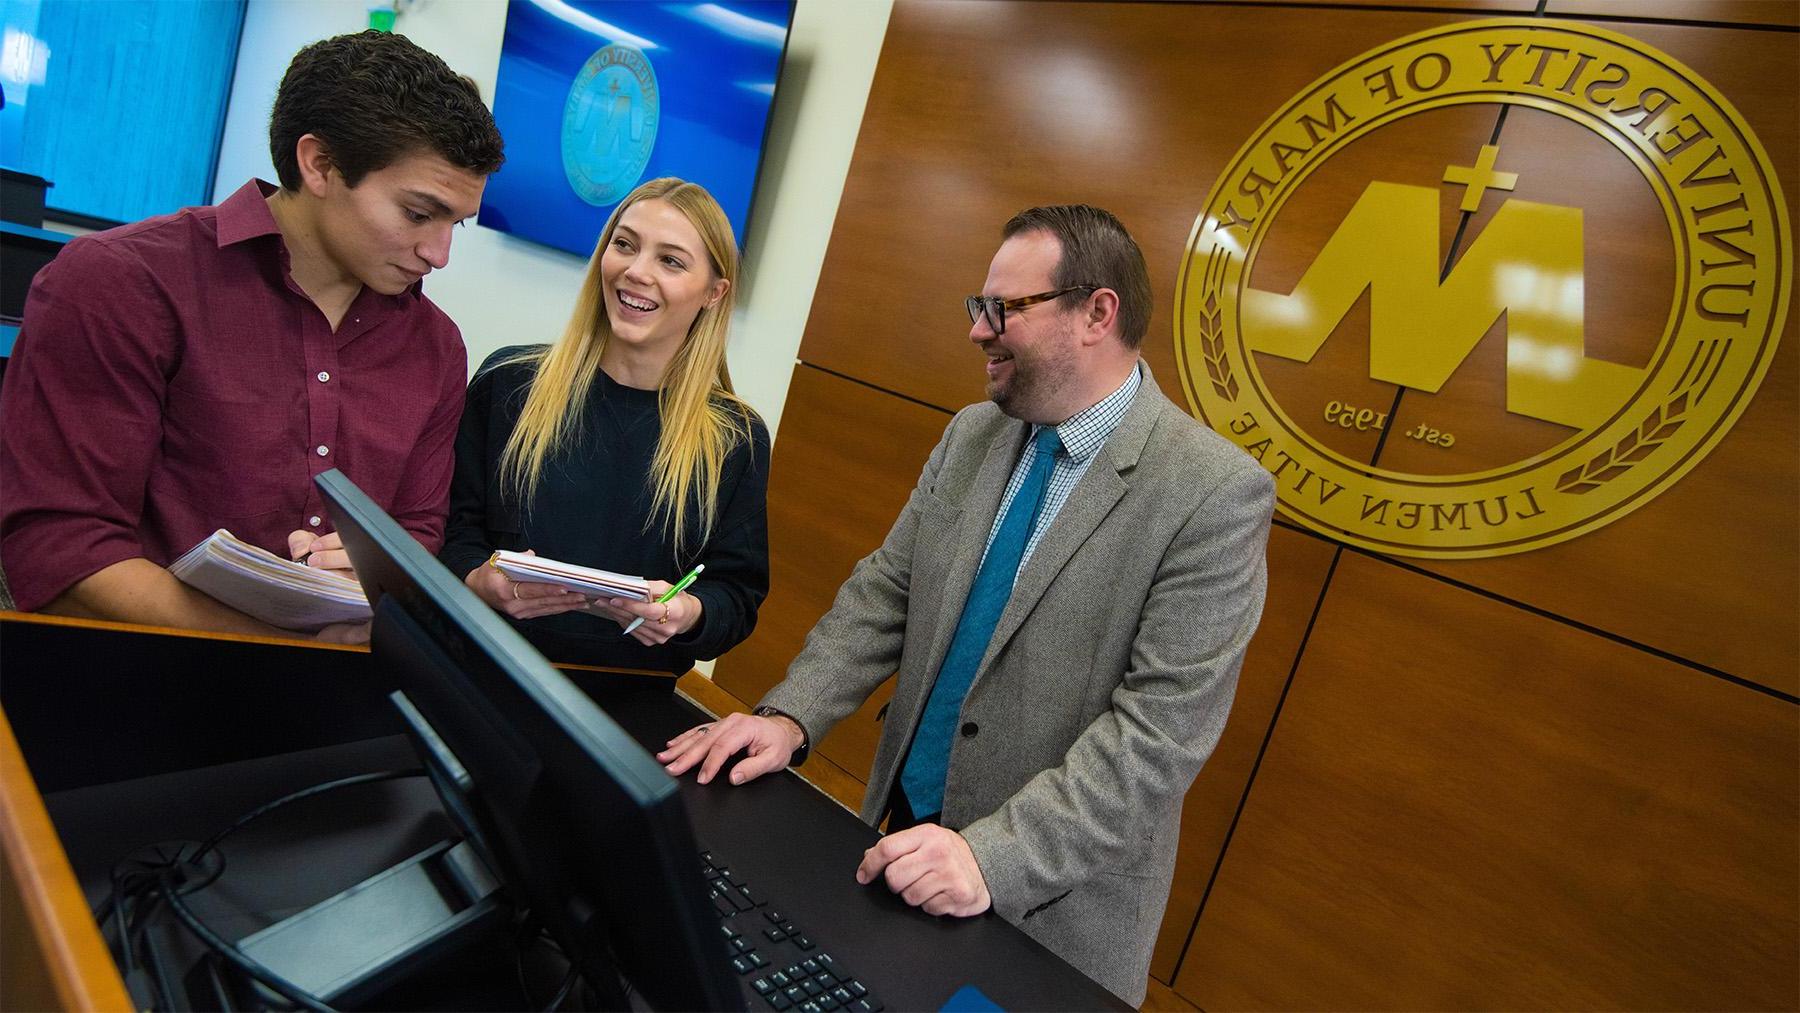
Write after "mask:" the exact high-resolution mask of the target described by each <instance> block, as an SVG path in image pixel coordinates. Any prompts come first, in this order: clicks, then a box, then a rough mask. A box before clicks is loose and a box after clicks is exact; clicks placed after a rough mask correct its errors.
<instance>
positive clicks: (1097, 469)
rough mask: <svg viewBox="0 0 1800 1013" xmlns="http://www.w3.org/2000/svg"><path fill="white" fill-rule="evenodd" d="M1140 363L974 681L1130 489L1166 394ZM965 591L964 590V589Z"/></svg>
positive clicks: (1025, 572)
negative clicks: (1127, 396) (1128, 398)
mask: <svg viewBox="0 0 1800 1013" xmlns="http://www.w3.org/2000/svg"><path fill="white" fill-rule="evenodd" d="M1140 368H1141V369H1142V370H1143V383H1142V385H1141V386H1139V387H1138V392H1137V396H1136V397H1134V398H1133V399H1132V402H1131V407H1130V408H1128V409H1126V411H1125V417H1124V418H1122V419H1120V420H1119V425H1118V427H1117V428H1115V429H1114V430H1113V431H1112V435H1110V436H1108V437H1107V438H1106V442H1105V443H1103V444H1101V446H1100V449H1099V450H1098V451H1096V452H1095V455H1094V460H1093V463H1091V464H1089V465H1088V470H1087V473H1086V474H1084V475H1082V476H1081V481H1080V482H1078V483H1077V484H1076V486H1075V488H1074V489H1073V490H1071V491H1070V492H1069V499H1068V501H1067V502H1065V503H1064V504H1063V507H1062V509H1061V510H1060V511H1058V512H1057V515H1056V520H1055V521H1053V522H1051V525H1050V530H1048V531H1046V532H1044V536H1043V538H1042V539H1040V540H1039V541H1038V546H1037V548H1036V549H1035V550H1033V551H1032V553H1031V558H1030V559H1029V560H1027V561H1026V563H1025V566H1024V568H1023V569H1022V570H1020V571H1019V577H1018V581H1017V582H1016V583H1015V584H1014V585H1013V591H1012V597H1011V598H1009V599H1007V602H1006V609H1005V611H1003V612H1001V613H1000V621H999V622H998V623H997V624H996V625H995V626H994V636H993V639H992V640H990V641H988V649H987V653H986V654H984V655H982V658H981V666H980V668H978V669H977V670H976V674H975V681H976V682H980V681H981V678H982V676H984V675H985V674H987V668H988V665H989V664H991V663H992V662H993V660H994V658H995V656H996V655H998V654H999V653H1000V651H1001V650H1002V649H1004V648H1005V647H1006V644H1007V642H1008V641H1009V640H1011V639H1012V637H1013V634H1015V633H1017V632H1018V631H1019V627H1020V626H1022V625H1024V623H1025V619H1026V617H1028V616H1030V615H1031V611H1032V609H1034V608H1036V607H1037V604H1038V602H1039V601H1040V600H1042V599H1043V597H1044V593H1045V592H1046V591H1048V590H1049V589H1050V584H1051V582H1052V581H1054V580H1055V579H1056V577H1057V575H1058V574H1060V573H1061V572H1062V570H1063V567H1064V566H1066V565H1068V562H1069V560H1070V558H1071V557H1073V556H1074V555H1075V550H1077V549H1079V548H1081V546H1082V544H1083V543H1085V542H1086V541H1087V540H1088V538H1089V536H1091V535H1092V534H1093V533H1094V530H1095V529H1096V528H1098V527H1099V526H1100V522H1102V521H1104V520H1106V515H1107V514H1109V513H1111V512H1112V509H1113V507H1115V506H1117V505H1118V502H1119V500H1121V499H1123V498H1124V496H1125V493H1126V491H1127V490H1128V489H1130V487H1131V485H1130V483H1129V482H1128V481H1127V480H1126V478H1125V475H1126V473H1127V472H1129V471H1130V470H1131V469H1132V468H1135V467H1136V466H1137V462H1138V458H1139V456H1141V455H1142V453H1143V450H1144V445H1145V443H1146V442H1148V441H1149V439H1150V431H1151V429H1153V428H1154V427H1155V425H1156V420H1157V417H1158V416H1159V415H1160V414H1161V411H1162V406H1163V405H1164V404H1166V403H1168V399H1167V398H1165V397H1163V394H1162V391H1161V390H1159V389H1158V388H1157V386H1156V381H1155V379H1154V378H1152V377H1151V375H1150V367H1149V365H1148V364H1142V363H1140ZM964 593H965V594H967V590H966V589H965V591H964ZM959 607H960V605H959Z"/></svg>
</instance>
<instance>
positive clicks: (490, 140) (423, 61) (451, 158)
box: [269, 30, 506, 190]
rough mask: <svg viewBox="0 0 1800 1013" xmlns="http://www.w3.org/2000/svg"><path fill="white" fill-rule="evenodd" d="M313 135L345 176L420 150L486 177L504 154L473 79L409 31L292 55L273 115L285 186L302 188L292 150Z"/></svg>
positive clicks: (272, 146) (356, 179)
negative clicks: (411, 36) (419, 42)
mask: <svg viewBox="0 0 1800 1013" xmlns="http://www.w3.org/2000/svg"><path fill="white" fill-rule="evenodd" d="M307 134H313V135H314V136H316V137H318V138H319V139H320V140H322V141H324V142H325V148H326V151H327V152H328V153H329V154H330V156H331V161H332V164H333V165H334V166H336V167H337V170H338V171H339V172H341V173H343V174H344V182H346V183H348V184H349V185H351V186H355V185H356V184H357V183H360V182H361V181H362V178H363V177H364V176H366V175H368V174H369V173H371V172H375V171H378V170H380V169H385V168H386V167H388V166H389V165H392V164H393V163H395V162H397V161H399V160H400V159H402V158H405V157H406V156H408V155H411V154H413V153H414V152H418V151H426V152H431V153H433V154H436V155H439V156H441V157H442V158H443V159H444V160H445V161H447V162H449V163H450V164H451V165H454V166H456V167H457V168H459V169H467V170H469V171H471V172H476V173H480V174H481V175H483V176H485V175H487V174H489V173H491V172H493V171H494V170H496V169H498V168H500V163H501V162H504V161H505V160H506V154H505V149H504V147H503V144H502V142H501V140H500V129H499V128H498V127H496V126H494V117H493V114H492V113H490V112H488V108H487V106H486V105H484V104H483V103H482V101H481V92H480V91H479V89H477V88H476V87H475V82H473V81H471V80H469V79H468V78H466V77H464V76H462V75H460V74H458V73H456V72H455V71H453V70H451V69H450V67H449V65H448V64H446V63H445V62H444V61H443V60H441V59H439V58H438V56H437V55H436V54H434V53H430V52H427V51H426V50H424V49H421V48H419V46H418V45H417V44H416V43H414V42H412V41H410V40H409V39H407V38H406V37H405V36H403V35H390V34H387V33H385V32H377V31H373V30H370V31H365V32H357V33H355V34H353V35H339V36H337V37H336V38H331V39H326V40H324V41H322V42H315V43H313V44H312V45H310V46H307V47H306V48H305V49H302V50H300V52H299V53H298V54H296V55H295V56H294V61H293V62H292V63H290V64H288V69H287V74H286V75H284V76H283V77H282V79H281V88H280V89H279V90H278V91H277V92H276V93H275V108H274V110H273V111H272V112H271V113H270V114H269V154H270V155H271V156H272V157H273V158H274V159H275V174H276V176H277V177H278V178H279V179H280V180H281V186H282V189H284V190H297V189H299V188H300V164H299V158H298V156H296V155H295V153H294V146H295V144H296V143H298V142H299V140H300V138H301V137H304V136H305V135H307Z"/></svg>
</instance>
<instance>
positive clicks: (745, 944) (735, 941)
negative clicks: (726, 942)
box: [731, 936, 755, 953]
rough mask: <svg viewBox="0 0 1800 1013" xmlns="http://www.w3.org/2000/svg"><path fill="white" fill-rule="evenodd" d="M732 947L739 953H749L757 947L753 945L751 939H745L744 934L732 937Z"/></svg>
mask: <svg viewBox="0 0 1800 1013" xmlns="http://www.w3.org/2000/svg"><path fill="white" fill-rule="evenodd" d="M731 948H732V949H734V950H736V951H738V952H739V953H749V952H750V951H751V950H753V949H755V947H754V946H752V945H751V943H750V940H748V939H745V938H744V937H743V936H733V937H732V939H731Z"/></svg>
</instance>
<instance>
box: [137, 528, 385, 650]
mask: <svg viewBox="0 0 1800 1013" xmlns="http://www.w3.org/2000/svg"><path fill="white" fill-rule="evenodd" d="M169 572H170V573H173V574H174V575H175V576H176V577H178V578H180V579H181V580H182V581H183V582H184V583H186V584H188V585H189V586H191V587H196V588H199V589H200V590H202V591H205V592H206V593H207V594H209V595H212V596H213V597H214V598H217V599H218V600H220V601H222V602H224V603H225V604H227V605H230V606H231V607H232V608H234V609H237V610H238V611H239V612H242V613H244V614H246V615H250V616H254V617H256V618H257V619H261V620H262V621H263V622H265V623H268V624H269V625H271V626H279V627H280V628H282V629H284V630H298V631H302V632H306V633H315V632H317V631H318V630H320V629H321V628H323V627H326V626H329V625H331V624H332V623H362V622H368V621H369V617H370V615H371V613H370V612H369V600H368V599H367V598H365V597H364V596H363V591H362V588H361V587H360V586H358V585H357V583H356V581H354V580H351V579H350V578H348V577H343V576H339V575H338V574H335V573H330V572H328V571H325V570H316V569H314V568H312V567H310V566H307V565H306V564H304V563H296V562H294V561H293V560H289V559H282V558H281V557H280V556H277V555H275V554H274V553H273V552H269V551H267V550H266V549H259V548H257V547H256V546H254V545H251V544H250V543H248V542H242V541H239V540H238V539H236V538H234V537H233V536H232V534H231V532H229V531H226V530H225V529H224V528H220V529H219V530H217V531H215V532H213V533H212V534H211V535H209V536H208V537H207V538H206V539H205V540H204V541H202V542H201V543H200V544H199V545H196V546H194V547H193V548H191V549H189V550H188V551H187V553H186V554H185V555H183V556H182V557H181V558H180V559H177V560H176V561H175V563H174V565H173V566H170V567H169Z"/></svg>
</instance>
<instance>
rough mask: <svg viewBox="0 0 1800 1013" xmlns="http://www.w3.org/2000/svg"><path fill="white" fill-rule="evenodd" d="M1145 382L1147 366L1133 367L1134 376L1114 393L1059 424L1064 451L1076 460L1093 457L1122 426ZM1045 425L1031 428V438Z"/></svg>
mask: <svg viewBox="0 0 1800 1013" xmlns="http://www.w3.org/2000/svg"><path fill="white" fill-rule="evenodd" d="M1143 382H1144V377H1143V367H1142V366H1141V365H1138V366H1134V367H1132V370H1131V375H1130V376H1127V377H1126V378H1125V382H1124V383H1121V384H1119V386H1118V388H1117V389H1115V390H1114V391H1113V392H1112V393H1111V394H1108V395H1106V396H1105V397H1103V398H1101V399H1100V400H1099V401H1097V402H1095V403H1094V404H1093V405H1091V406H1090V407H1087V408H1084V409H1082V410H1081V411H1079V412H1076V413H1075V414H1074V415H1071V416H1069V419H1068V421H1066V422H1064V423H1062V424H1061V425H1058V426H1057V427H1056V435H1057V438H1058V439H1060V440H1062V445H1063V453H1065V454H1067V455H1068V456H1069V459H1070V460H1073V461H1085V460H1086V459H1087V458H1088V457H1090V456H1092V454H1093V453H1094V451H1096V450H1099V449H1100V445H1101V444H1103V443H1105V442H1106V438H1107V437H1108V436H1111V435H1112V431H1113V430H1114V429H1116V428H1118V425H1119V420H1120V419H1122V418H1124V417H1125V410H1126V409H1127V408H1130V407H1131V401H1132V399H1133V398H1135V397H1137V392H1138V387H1139V386H1141V385H1142V384H1143ZM1042 428H1043V426H1041V425H1034V426H1032V427H1031V434H1030V438H1031V439H1034V440H1035V439H1037V434H1038V430H1040V429H1042Z"/></svg>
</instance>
